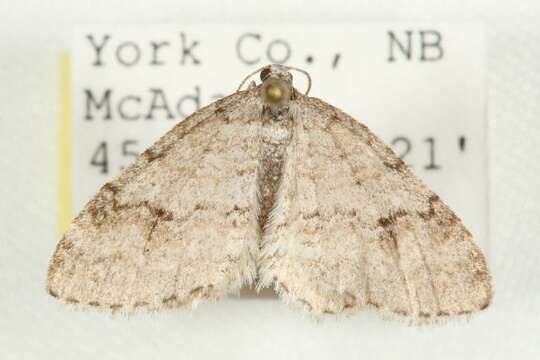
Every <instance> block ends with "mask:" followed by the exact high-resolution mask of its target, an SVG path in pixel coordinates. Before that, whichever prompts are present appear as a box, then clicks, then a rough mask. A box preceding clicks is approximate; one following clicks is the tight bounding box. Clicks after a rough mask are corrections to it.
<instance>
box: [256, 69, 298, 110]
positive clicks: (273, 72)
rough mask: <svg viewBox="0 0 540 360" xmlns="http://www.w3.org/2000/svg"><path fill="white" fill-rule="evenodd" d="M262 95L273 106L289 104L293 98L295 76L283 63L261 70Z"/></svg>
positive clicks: (266, 102)
mask: <svg viewBox="0 0 540 360" xmlns="http://www.w3.org/2000/svg"><path fill="white" fill-rule="evenodd" d="M260 76H261V81H262V86H261V96H262V98H263V100H264V102H265V104H267V105H269V106H271V107H281V106H285V105H287V103H288V102H289V100H290V99H291V96H292V93H293V89H292V80H293V77H292V75H291V73H290V72H289V69H288V68H287V67H285V66H282V65H268V66H266V67H264V68H263V69H262V70H261V75H260Z"/></svg>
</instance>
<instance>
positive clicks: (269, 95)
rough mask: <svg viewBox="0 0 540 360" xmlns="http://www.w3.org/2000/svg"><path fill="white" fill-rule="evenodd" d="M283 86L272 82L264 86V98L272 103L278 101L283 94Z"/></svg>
mask: <svg viewBox="0 0 540 360" xmlns="http://www.w3.org/2000/svg"><path fill="white" fill-rule="evenodd" d="M284 92H285V91H284V90H283V87H281V85H279V84H277V83H274V84H270V85H268V86H267V87H266V99H267V100H268V101H269V102H272V103H278V102H280V101H281V100H282V99H283V94H284Z"/></svg>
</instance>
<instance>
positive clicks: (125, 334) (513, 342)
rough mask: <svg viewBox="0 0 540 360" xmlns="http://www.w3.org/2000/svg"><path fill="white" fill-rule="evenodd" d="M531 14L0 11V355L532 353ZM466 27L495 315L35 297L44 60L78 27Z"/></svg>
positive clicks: (42, 213)
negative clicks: (375, 23) (162, 308)
mask: <svg viewBox="0 0 540 360" xmlns="http://www.w3.org/2000/svg"><path fill="white" fill-rule="evenodd" d="M539 17H540V4H539V3H538V2H537V1H536V0H530V1H525V0H521V1H514V2H510V1H498V2H496V1H487V0H485V1H480V0H475V1H471V0H469V1H465V0H461V1H442V0H423V1H422V0H414V1H411V0H407V1H384V0H383V1H377V2H375V1H372V0H362V1H350V2H347V1H339V0H334V1H331V2H328V3H320V2H317V1H309V2H307V1H306V2H303V1H294V0H283V1H282V0H273V1H267V2H264V1H257V2H255V1H252V2H247V1H230V2H210V1H197V2H193V3H190V2H187V1H179V0H175V1H172V0H161V1H159V0H155V1H151V2H150V1H141V0H130V1H111V0H98V1H87V2H86V1H85V2H82V1H73V0H71V1H70V0H64V1H60V0H51V1H46V2H45V1H19V2H14V1H7V0H1V3H0V20H1V21H0V82H1V85H0V179H1V185H2V186H1V187H0V199H1V200H0V229H1V230H0V357H1V358H2V359H75V358H77V359H148V358H177V359H199V358H200V359H203V358H216V357H220V358H225V359H227V358H233V357H234V358H237V359H242V358H257V359H279V358H287V359H296V358H298V359H300V358H315V356H317V357H319V358H327V359H333V358H347V359H350V358H359V359H371V358H373V359H398V358H416V359H428V358H429V359H488V358H489V359H491V358H493V359H507V358H516V359H517V358H523V359H525V358H527V359H532V358H536V357H537V356H538V352H539V351H540V343H539V342H538V340H537V338H538V334H539V332H540V325H539V318H540V315H539V313H540V306H539V302H540V268H539V266H538V265H537V259H538V256H539V255H540V241H538V238H537V233H538V230H540V221H539V219H540V207H539V205H538V203H537V202H538V201H539V200H540V177H539V175H540V163H539V162H538V157H539V155H540V151H539V150H538V145H537V141H538V139H539V137H540V120H539V119H540V65H539V64H540V60H539V59H540V25H539V24H538V19H539ZM202 19H207V20H219V21H223V20H244V21H245V20H248V21H259V20H280V19H288V20H324V21H329V20H385V21H388V20H432V21H438V20H458V21H459V20H473V21H477V20H482V21H485V22H486V25H487V39H488V46H487V70H488V102H487V111H488V118H489V122H490V128H491V130H490V146H491V155H490V161H491V164H492V173H491V186H490V193H491V199H492V206H491V210H492V228H491V234H492V240H491V243H490V265H491V268H492V270H493V273H494V277H495V285H496V296H495V303H494V304H493V306H492V307H491V308H490V309H489V310H488V311H486V312H485V313H483V314H481V315H479V316H477V317H475V318H473V319H472V320H471V321H469V322H466V323H457V324H454V323H452V324H449V325H448V326H445V327H435V328H422V329H416V328H409V327H407V326H404V325H402V324H396V323H394V322H384V321H379V320H377V318H376V316H375V315H374V314H369V313H368V314H363V315H359V316H355V317H352V318H346V319H338V320H332V319H330V320H326V321H323V322H315V321H313V320H311V319H309V318H307V317H305V316H302V315H301V314H299V313H297V312H293V311H291V310H290V309H289V308H288V307H286V306H285V305H283V304H281V303H280V302H278V301H274V300H271V299H268V300H229V301H226V302H223V303H216V304H207V305H203V306H200V307H199V308H198V309H197V310H195V311H174V312H166V313H161V314H153V315H143V316H137V317H132V318H121V317H120V318H119V317H111V316H107V315H103V314H97V313H94V312H74V311H69V310H67V309H66V308H65V307H64V306H61V305H60V304H58V303H57V302H56V301H55V300H53V299H51V298H50V297H48V296H47V295H46V294H45V290H44V283H45V271H46V267H47V262H48V258H49V256H50V254H51V252H52V250H53V249H54V246H55V245H56V242H57V240H58V239H57V234H56V188H57V187H56V181H57V179H56V173H57V172H56V131H57V126H56V125H57V111H58V108H57V103H58V101H57V100H58V99H57V95H58V91H57V87H58V81H57V80H58V79H57V75H58V74H57V61H58V54H59V52H60V51H61V50H65V49H67V48H68V47H69V43H70V34H71V30H72V28H73V27H74V25H76V24H77V25H78V24H96V23H99V24H104V25H110V24H119V23H126V24H134V23H161V22H166V23H167V22H168V23H178V22H180V21H183V20H192V21H196V20H202Z"/></svg>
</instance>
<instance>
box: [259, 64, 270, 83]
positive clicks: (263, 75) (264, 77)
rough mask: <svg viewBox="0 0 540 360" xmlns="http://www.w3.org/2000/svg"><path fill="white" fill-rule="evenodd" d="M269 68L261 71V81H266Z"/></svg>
mask: <svg viewBox="0 0 540 360" xmlns="http://www.w3.org/2000/svg"><path fill="white" fill-rule="evenodd" d="M270 71H271V70H270V67H265V68H264V69H262V70H261V81H264V80H266V78H267V77H268V76H269V75H270Z"/></svg>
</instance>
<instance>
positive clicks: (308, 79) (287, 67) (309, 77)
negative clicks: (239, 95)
mask: <svg viewBox="0 0 540 360" xmlns="http://www.w3.org/2000/svg"><path fill="white" fill-rule="evenodd" d="M267 66H268V65H265V66H262V67H260V68H258V69H257V70H255V71H253V72H252V73H250V74H249V75H247V76H246V77H245V78H244V80H242V82H241V83H240V86H238V89H237V90H236V91H240V90H242V87H244V84H245V83H246V82H247V81H248V80H249V79H250V78H251V77H252V76H253V75H256V74H258V73H260V72H261V71H262V70H263V69H264V68H266V67H267ZM281 66H283V67H284V68H286V69H288V70H294V71H298V72H299V73H301V74H303V75H304V76H305V77H306V78H307V82H308V86H307V89H306V91H305V92H304V95H307V94H309V91H310V90H311V75H309V73H308V72H307V71H306V70H303V69H300V68H297V67H294V66H288V65H281ZM251 86H252V85H251V83H250V85H249V87H248V89H251Z"/></svg>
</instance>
